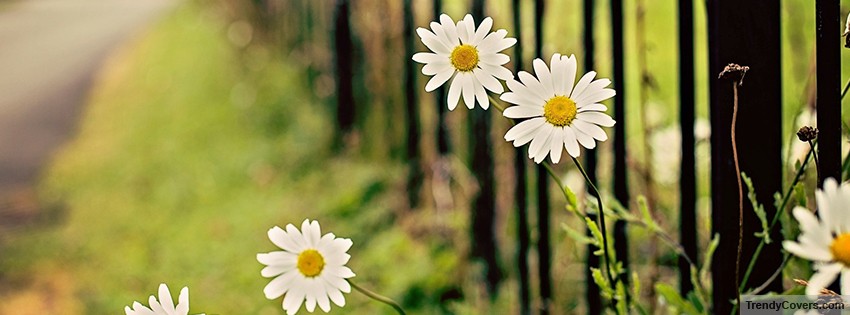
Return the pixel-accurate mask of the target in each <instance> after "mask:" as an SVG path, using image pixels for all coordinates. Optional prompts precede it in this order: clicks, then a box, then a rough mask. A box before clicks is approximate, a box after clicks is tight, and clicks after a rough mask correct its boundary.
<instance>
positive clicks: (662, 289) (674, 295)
mask: <svg viewBox="0 0 850 315" xmlns="http://www.w3.org/2000/svg"><path fill="white" fill-rule="evenodd" d="M655 291H656V292H658V294H661V296H662V297H663V298H664V300H666V301H667V304H669V305H671V306H673V307H675V308H677V309H678V310H679V312H681V313H683V314H701V312H700V311H699V310H697V308H696V306H694V305H693V304H692V303H691V302H688V301H686V300H685V299H683V298H682V296H681V295H679V292H676V289H673V287H671V286H670V285H668V284H664V283H658V284H656V285H655Z"/></svg>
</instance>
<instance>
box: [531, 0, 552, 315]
mask: <svg viewBox="0 0 850 315" xmlns="http://www.w3.org/2000/svg"><path fill="white" fill-rule="evenodd" d="M544 6H545V1H544V0H535V1H534V55H535V57H536V58H543V18H544V12H545V10H544ZM543 163H545V161H544V162H543ZM536 169H537V226H538V229H537V231H538V239H537V258H538V268H537V272H538V277H539V278H540V301H541V307H540V314H541V315H548V314H549V310H550V304H551V303H552V275H551V274H552V272H551V269H552V267H551V266H552V254H551V245H550V242H551V241H550V236H549V234H550V232H549V228H550V227H549V174H548V173H547V172H546V168H545V167H544V166H543V165H537V166H536Z"/></svg>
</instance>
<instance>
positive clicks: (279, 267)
mask: <svg viewBox="0 0 850 315" xmlns="http://www.w3.org/2000/svg"><path fill="white" fill-rule="evenodd" d="M321 234H322V230H321V228H320V227H319V222H317V221H312V222H311V221H310V220H304V222H303V223H301V231H298V229H297V228H296V227H295V226H294V225H292V224H288V225H287V226H286V230H285V231H284V230H283V229H281V228H280V227H277V226H275V227H273V228H271V229H269V239H270V240H271V241H272V243H274V244H275V245H277V246H278V247H280V248H281V249H283V251H275V252H270V253H260V254H257V260H258V261H260V263H262V264H264V265H266V267H265V268H263V270H262V272H261V274H262V276H263V277H266V278H274V279H272V281H271V282H269V284H268V285H266V288H265V289H264V290H263V292H264V293H265V295H266V298H268V299H270V300H273V299H276V298H278V297H280V296H281V295H284V294H286V296H285V297H284V298H283V309H284V310H286V314H289V315H292V314H295V313H296V312H298V309H300V308H301V304H302V303H304V306H305V308H306V309H307V311H308V312H311V313H312V312H313V310H315V309H316V304H318V305H319V307H320V308H321V309H322V310H323V311H325V312H328V311H330V309H331V304H330V301H333V302H334V304H336V305H338V306H340V307H341V306H345V297H343V295H342V293H343V292H344V293H350V292H351V285H350V284H349V283H348V280H346V279H348V278H351V277H354V272H352V271H351V269H349V268H348V267H346V266H345V264H346V263H348V260H349V259H350V258H351V255H349V254H347V253H346V252H347V251H348V249H349V248H351V245H352V242H351V240H350V239H347V238H336V236H334V234H333V233H328V234H325V235H324V236H322V235H321Z"/></svg>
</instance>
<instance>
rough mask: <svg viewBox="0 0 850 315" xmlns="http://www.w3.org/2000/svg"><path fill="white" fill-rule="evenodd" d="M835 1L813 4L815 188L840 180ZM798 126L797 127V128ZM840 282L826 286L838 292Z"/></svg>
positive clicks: (838, 49)
mask: <svg viewBox="0 0 850 315" xmlns="http://www.w3.org/2000/svg"><path fill="white" fill-rule="evenodd" d="M839 9H840V7H839V2H838V0H817V1H815V15H816V16H815V24H816V29H815V45H816V46H817V49H816V50H817V52H816V54H817V56H816V57H817V100H816V104H817V120H818V129H819V131H820V132H819V133H818V158H819V162H820V165H818V167H819V173H818V187H819V188H820V187H822V186H823V181H824V180H825V179H827V178H835V179H837V180H838V181H841V46H840V43H841V42H840V41H839V40H838V39H837V38H839V37H838V36H839V35H840V33H839V31H840V30H841V20H840V18H841V16H840V14H841V13H840V11H839ZM798 127H799V126H798ZM838 283H839V280H836V281H835V282H833V284H832V285H831V286H830V287H829V288H830V289H832V290H836V291H837V290H838V289H839V286H838Z"/></svg>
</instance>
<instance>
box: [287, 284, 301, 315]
mask: <svg viewBox="0 0 850 315" xmlns="http://www.w3.org/2000/svg"><path fill="white" fill-rule="evenodd" d="M305 296H306V292H305V291H304V290H303V289H301V290H292V291H289V293H288V294H286V296H285V297H284V298H283V309H284V310H286V314H287V315H294V314H295V313H297V312H298V309H300V308H301V304H302V303H304V298H305Z"/></svg>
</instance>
